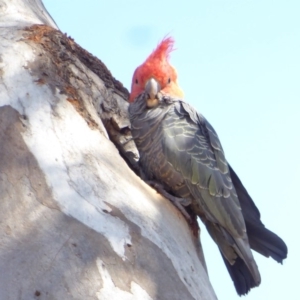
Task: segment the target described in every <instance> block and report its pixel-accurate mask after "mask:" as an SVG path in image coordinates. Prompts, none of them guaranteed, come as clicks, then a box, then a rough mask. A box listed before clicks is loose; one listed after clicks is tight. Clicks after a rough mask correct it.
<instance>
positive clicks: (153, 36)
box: [43, 0, 300, 300]
mask: <svg viewBox="0 0 300 300" xmlns="http://www.w3.org/2000/svg"><path fill="white" fill-rule="evenodd" d="M43 2H44V4H45V6H46V8H47V9H48V11H49V13H50V14H51V16H52V17H53V18H54V20H55V21H56V23H57V25H58V26H59V28H60V29H61V30H62V31H63V32H66V33H67V34H68V35H70V36H71V37H73V38H74V39H75V41H76V42H77V43H79V44H80V45H81V46H82V47H84V48H85V49H87V50H88V51H89V52H91V53H92V54H94V55H95V56H97V57H98V58H99V59H101V60H102V61H103V62H104V63H105V64H106V66H107V67H108V68H109V69H110V71H111V72H112V74H113V76H114V77H116V78H117V79H118V80H120V81H121V82H122V83H123V84H124V85H125V86H126V87H127V88H130V83H131V77H132V74H133V71H134V69H135V68H136V67H137V66H138V65H139V64H141V63H142V62H143V61H144V60H145V59H146V57H147V56H148V55H149V54H150V52H151V51H152V50H153V49H154V48H155V47H156V45H157V43H158V42H159V41H160V40H161V39H162V38H163V37H164V36H165V35H166V34H170V35H172V36H173V37H174V38H175V40H176V45H175V46H176V48H177V50H176V51H174V52H173V53H172V54H171V63H172V64H173V65H174V66H175V67H176V69H177V71H178V75H179V78H178V81H179V84H180V86H181V87H182V89H183V90H184V92H185V99H186V101H188V102H189V103H191V104H192V105H193V106H194V107H195V108H196V109H197V110H198V111H199V112H201V113H202V114H203V115H204V116H205V117H206V118H207V119H208V120H209V122H210V123H211V124H212V125H213V126H214V128H215V129H216V131H217V132H218V135H219V137H220V139H221V142H222V145H223V148H224V150H225V154H226V157H227V160H228V161H229V162H230V164H231V165H232V166H233V168H234V169H235V171H236V172H237V174H238V175H239V177H240V178H241V180H242V182H243V183H244V185H245V186H246V188H247V190H248V192H249V193H250V195H251V196H252V198H253V199H254V201H255V203H256V205H257V206H258V208H259V210H260V212H261V214H262V220H263V222H264V224H265V225H266V226H267V227H268V228H269V229H271V230H273V231H274V232H276V233H277V234H278V235H280V236H281V237H282V238H283V239H284V240H285V242H286V243H287V245H288V247H289V255H288V259H287V260H286V261H285V262H284V264H283V265H282V266H281V265H279V264H277V263H276V262H274V261H273V260H271V259H267V258H264V257H262V256H260V255H255V259H256V261H257V264H258V266H259V269H260V272H261V276H262V284H261V286H260V287H259V288H256V289H253V290H252V291H251V292H250V293H249V295H248V296H247V298H246V299H247V300H266V299H272V300H277V299H296V298H297V297H298V296H299V292H298V280H297V278H299V272H297V271H298V268H299V267H300V259H299V255H298V252H299V248H300V247H299V238H298V235H299V233H298V229H297V228H300V225H299V211H300V205H299V203H300V199H299V198H300V196H299V194H300V193H299V190H300V154H299V146H300V139H299V136H300V135H299V129H300V121H299V119H300V117H299V111H300V106H299V102H300V82H299V80H300V17H299V15H300V1H299V0H285V1H279V0H273V1H272V0H260V1H258V0H256V1H254V0H253V1H250V0H213V1H203V0H202V1H196V0H194V1H192V0H185V1H177V2H176V1H174V0H173V1H170V0H160V1H159V0H152V1H151V2H149V1H140V0H139V1H136V0H126V1H125V0H124V1H122V0H118V1H117V0H110V1H96V0H94V1H93V0H86V1H79V0H65V1H61V0H44V1H43ZM202 228H203V226H202ZM202 242H203V245H204V249H205V256H206V260H207V265H208V270H209V276H210V280H211V282H212V284H213V287H214V289H215V291H216V293H217V296H218V298H219V299H220V300H227V299H229V300H234V299H239V297H238V296H237V295H236V292H235V289H234V287H233V284H232V282H231V279H230V277H229V275H228V274H227V270H226V268H225V266H224V264H223V261H222V259H221V256H220V254H219V252H218V250H217V247H216V246H215V245H214V243H213V242H212V241H211V239H210V238H209V237H208V235H207V234H206V231H205V229H204V228H203V230H202Z"/></svg>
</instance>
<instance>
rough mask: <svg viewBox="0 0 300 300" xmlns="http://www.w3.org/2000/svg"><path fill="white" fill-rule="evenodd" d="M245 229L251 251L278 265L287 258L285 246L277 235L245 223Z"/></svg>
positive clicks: (261, 227) (262, 227) (264, 228)
mask: <svg viewBox="0 0 300 300" xmlns="http://www.w3.org/2000/svg"><path fill="white" fill-rule="evenodd" d="M246 228H247V233H248V238H249V243H250V246H251V248H252V249H253V250H255V251H257V252H258V253H260V254H262V255H264V256H266V257H272V258H273V259H274V260H276V261H277V262H279V263H282V261H283V259H285V258H286V257H287V246H286V244H285V243H284V241H283V240H282V239H281V238H280V237H279V236H278V235H276V234H275V233H273V232H272V231H270V230H269V229H267V228H266V227H264V226H255V225H253V224H251V223H247V222H246Z"/></svg>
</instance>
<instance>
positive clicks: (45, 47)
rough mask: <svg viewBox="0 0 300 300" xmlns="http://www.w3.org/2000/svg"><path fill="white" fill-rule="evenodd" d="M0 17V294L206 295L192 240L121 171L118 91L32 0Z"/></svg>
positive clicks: (130, 146)
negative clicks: (0, 270)
mask: <svg viewBox="0 0 300 300" xmlns="http://www.w3.org/2000/svg"><path fill="white" fill-rule="evenodd" d="M15 8H18V9H15ZM14 9H15V10H14ZM13 11H17V13H12V12H13ZM2 16H3V18H2ZM0 19H1V22H0V23H1V26H2V28H1V31H0V141H1V142H0V192H1V202H0V205H1V209H0V220H1V222H0V232H1V236H0V268H1V269H2V270H6V271H5V272H1V279H0V299H197V300H198V299H199V300H200V299H216V296H215V294H214V292H213V290H212V287H211V285H210V283H209V280H208V277H207V274H206V271H205V262H204V258H203V254H202V249H201V244H200V242H199V240H198V238H195V237H194V236H193V234H192V232H191V229H190V227H189V226H188V224H187V223H186V221H185V219H184V218H183V216H182V215H181V214H180V213H179V212H178V211H177V210H176V208H175V207H173V206H172V204H171V203H169V202H168V201H167V200H166V199H164V198H162V197H161V196H160V195H159V194H157V193H156V192H155V191H154V190H153V189H151V188H150V187H149V186H147V185H146V184H145V183H144V182H143V181H142V180H141V179H140V178H139V177H138V176H136V174H135V173H134V172H132V170H134V171H135V172H136V173H137V174H139V169H138V165H137V161H138V153H137V150H136V148H135V145H134V143H133V141H132V138H131V134H130V124H129V121H128V118H127V106H128V104H127V102H126V100H127V98H128V91H127V90H126V89H125V88H124V87H123V85H122V84H121V83H120V82H119V81H118V80H116V79H115V78H114V77H113V76H112V75H111V73H110V72H109V70H108V69H107V67H106V66H105V65H104V64H103V63H102V62H101V61H100V60H98V59H97V58H96V57H94V56H93V55H91V54H90V53H88V52H87V51H86V50H84V49H82V48H81V47H80V46H79V45H77V44H76V43H75V42H74V40H72V39H71V38H70V37H68V36H66V35H64V34H62V33H61V32H60V31H59V30H57V27H56V25H55V23H54V21H53V20H52V18H51V17H50V16H49V15H48V14H47V12H46V10H45V9H44V8H43V5H42V3H41V2H40V1H38V0H31V1H30V0H27V1H23V0H22V1H21V0H11V1H9V0H0ZM124 160H125V161H126V162H125V161H124Z"/></svg>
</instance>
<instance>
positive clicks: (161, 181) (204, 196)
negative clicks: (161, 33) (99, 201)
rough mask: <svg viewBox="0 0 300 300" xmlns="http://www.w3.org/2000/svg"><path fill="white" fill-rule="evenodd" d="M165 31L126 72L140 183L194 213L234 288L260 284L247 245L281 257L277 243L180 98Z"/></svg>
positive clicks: (199, 118)
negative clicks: (141, 176) (129, 75)
mask: <svg viewBox="0 0 300 300" xmlns="http://www.w3.org/2000/svg"><path fill="white" fill-rule="evenodd" d="M174 43H175V41H174V38H173V37H170V36H167V37H165V38H164V39H163V40H162V41H161V42H160V43H159V44H158V46H157V47H156V48H155V49H154V50H153V51H152V53H151V54H150V55H149V56H148V57H147V59H146V60H145V61H144V62H143V63H142V64H141V65H140V66H138V67H137V68H136V69H135V71H134V74H133V77H132V83H131V92H130V96H129V103H130V105H129V109H128V112H129V118H130V123H131V133H132V137H133V139H134V141H135V144H136V146H137V149H138V151H139V154H140V160H139V164H140V167H141V169H142V170H143V173H144V174H145V177H146V179H147V182H149V183H150V184H151V185H152V186H154V187H155V188H156V189H157V190H158V191H159V192H160V193H161V194H162V195H164V196H165V197H166V198H168V199H169V200H171V201H172V202H173V203H174V204H175V205H176V207H178V208H179V209H180V211H181V212H182V213H183V215H184V216H185V217H186V219H187V220H189V219H190V216H191V215H194V216H198V217H199V218H200V219H201V221H202V222H203V223H204V224H205V226H206V228H207V231H208V233H209V234H210V236H211V237H212V239H213V240H214V242H215V243H216V244H217V246H218V248H219V251H220V253H221V256H222V258H223V260H224V263H225V265H226V268H227V270H228V273H229V275H230V276H231V279H232V281H233V283H234V286H235V289H236V292H237V294H238V295H240V296H241V295H245V294H247V293H248V292H249V291H250V289H252V288H254V287H257V286H259V285H260V283H261V277H260V273H259V270H258V266H257V264H256V262H255V260H254V257H253V253H252V251H251V249H252V250H255V251H256V252H258V253H260V254H261V255H263V256H265V257H272V258H273V259H274V260H275V261H277V262H279V263H282V261H283V260H284V259H285V258H286V257H287V251H288V250H287V246H286V244H285V242H284V241H283V240H282V239H281V238H280V237H279V236H278V235H276V234H275V233H273V232H272V231H270V230H269V229H267V228H266V227H265V225H264V224H263V223H262V221H261V216H260V212H259V210H258V208H257V207H256V205H255V203H254V201H253V200H252V198H251V196H250V195H249V193H248V192H247V190H246V188H245V187H244V185H243V184H242V182H241V180H240V179H239V177H238V176H237V174H236V173H235V172H234V170H233V168H232V167H231V165H230V164H229V163H228V162H227V160H226V157H225V154H224V151H223V148H222V145H221V142H220V140H219V137H218V135H217V133H216V131H215V130H214V128H213V127H212V125H211V124H210V123H209V122H208V121H207V120H206V119H205V117H204V116H203V115H202V114H200V113H198V112H197V111H196V110H195V109H194V108H193V107H192V106H191V105H190V104H189V103H188V102H186V101H185V100H184V93H183V90H182V89H181V88H180V87H179V84H178V81H177V77H178V76H177V71H176V69H175V68H174V67H173V66H172V65H171V64H170V62H169V60H170V53H171V52H172V51H173V50H174Z"/></svg>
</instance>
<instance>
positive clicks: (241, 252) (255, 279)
mask: <svg viewBox="0 0 300 300" xmlns="http://www.w3.org/2000/svg"><path fill="white" fill-rule="evenodd" d="M205 225H206V228H207V230H208V232H209V234H210V235H211V237H212V238H213V240H214V241H215V242H216V244H217V245H218V247H219V250H220V252H221V255H222V258H223V260H224V262H225V265H226V267H227V270H228V273H229V275H230V276H231V279H232V281H233V283H234V286H235V289H236V291H237V293H238V294H239V295H240V296H241V295H245V294H247V293H248V292H249V291H250V289H251V288H253V287H256V286H259V284H260V274H259V271H258V268H257V265H256V263H255V260H254V258H253V255H252V252H251V250H250V245H249V244H248V240H247V238H246V237H245V238H236V239H234V238H233V237H232V236H231V235H230V234H229V233H228V232H227V231H225V229H223V228H221V227H219V226H218V225H217V224H214V223H211V222H208V221H206V222H205Z"/></svg>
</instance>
